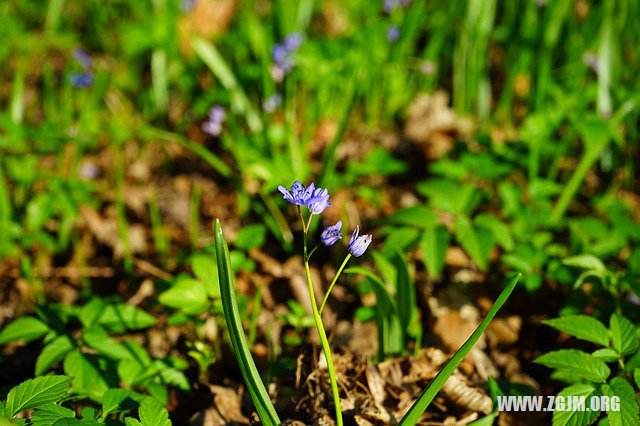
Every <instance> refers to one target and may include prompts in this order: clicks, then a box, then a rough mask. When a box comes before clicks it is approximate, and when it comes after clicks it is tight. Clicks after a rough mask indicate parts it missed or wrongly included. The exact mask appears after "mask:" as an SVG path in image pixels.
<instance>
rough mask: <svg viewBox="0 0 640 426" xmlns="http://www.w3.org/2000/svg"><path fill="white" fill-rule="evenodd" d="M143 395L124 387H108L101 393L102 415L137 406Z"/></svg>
mask: <svg viewBox="0 0 640 426" xmlns="http://www.w3.org/2000/svg"><path fill="white" fill-rule="evenodd" d="M142 399H143V396H142V395H140V394H139V393H137V392H133V391H130V390H125V389H109V390H107V391H106V392H105V393H104V395H102V417H103V418H104V417H106V416H108V415H109V414H111V413H117V412H120V411H127V410H131V409H134V408H136V407H137V406H138V404H139V401H141V400H142Z"/></svg>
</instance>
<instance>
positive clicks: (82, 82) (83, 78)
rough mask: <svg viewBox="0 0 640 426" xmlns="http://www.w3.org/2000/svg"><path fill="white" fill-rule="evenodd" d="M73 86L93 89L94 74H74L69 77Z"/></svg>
mask: <svg viewBox="0 0 640 426" xmlns="http://www.w3.org/2000/svg"><path fill="white" fill-rule="evenodd" d="M69 81H71V85H72V86H75V87H91V85H92V84H93V74H91V73H88V72H83V73H74V74H71V75H70V76H69Z"/></svg>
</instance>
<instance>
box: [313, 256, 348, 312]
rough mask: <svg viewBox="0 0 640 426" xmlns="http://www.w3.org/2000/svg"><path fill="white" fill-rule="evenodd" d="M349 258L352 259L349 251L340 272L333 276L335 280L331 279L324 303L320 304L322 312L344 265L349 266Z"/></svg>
mask: <svg viewBox="0 0 640 426" xmlns="http://www.w3.org/2000/svg"><path fill="white" fill-rule="evenodd" d="M349 259H351V253H348V254H347V256H346V257H345V258H344V260H343V261H342V265H340V268H339V269H338V272H336V276H335V277H333V281H331V285H330V286H329V289H328V290H327V294H325V295H324V300H323V301H322V305H320V313H321V314H322V310H323V309H324V305H326V304H327V300H328V299H329V295H330V294H331V290H332V289H333V286H334V285H335V284H336V281H338V277H339V276H340V274H341V273H342V270H343V269H344V267H345V266H347V262H348V261H349Z"/></svg>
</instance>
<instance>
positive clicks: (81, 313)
mask: <svg viewBox="0 0 640 426" xmlns="http://www.w3.org/2000/svg"><path fill="white" fill-rule="evenodd" d="M105 306H106V304H105V303H104V301H103V300H102V299H100V298H98V297H94V298H93V299H91V300H90V301H89V302H87V303H86V304H85V305H84V306H83V307H82V308H80V309H79V310H78V319H79V320H80V322H81V323H82V326H83V327H85V328H89V327H91V326H92V325H93V323H94V322H95V321H96V320H97V319H98V318H100V316H101V315H102V311H103V310H104V308H105Z"/></svg>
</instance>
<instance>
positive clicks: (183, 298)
mask: <svg viewBox="0 0 640 426" xmlns="http://www.w3.org/2000/svg"><path fill="white" fill-rule="evenodd" d="M158 300H159V301H160V303H162V304H163V305H165V306H169V307H171V308H175V309H179V310H181V311H183V312H184V313H187V314H191V315H196V314H199V313H201V312H204V311H206V310H207V308H208V307H209V299H208V297H207V292H206V290H205V288H204V285H203V284H202V283H201V282H200V281H198V280H195V279H193V278H189V277H186V276H179V277H178V278H177V279H176V281H175V282H174V284H173V285H172V286H171V288H170V289H168V290H167V291H165V292H163V293H162V294H160V296H159V297H158Z"/></svg>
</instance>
